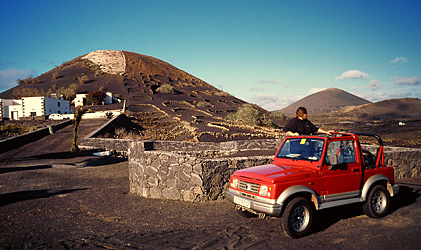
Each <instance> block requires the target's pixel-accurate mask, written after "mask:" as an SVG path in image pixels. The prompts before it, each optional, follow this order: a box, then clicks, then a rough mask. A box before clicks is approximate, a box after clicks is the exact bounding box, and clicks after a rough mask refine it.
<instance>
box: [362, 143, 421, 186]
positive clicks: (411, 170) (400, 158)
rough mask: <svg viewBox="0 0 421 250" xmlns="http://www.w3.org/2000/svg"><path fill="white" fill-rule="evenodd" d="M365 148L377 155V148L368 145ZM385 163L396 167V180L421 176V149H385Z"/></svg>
mask: <svg viewBox="0 0 421 250" xmlns="http://www.w3.org/2000/svg"><path fill="white" fill-rule="evenodd" d="M363 147H364V148H365V149H368V150H369V151H370V152H371V153H372V154H374V155H375V154H376V151H377V147H375V146H367V145H363ZM384 163H385V164H386V165H388V166H393V167H394V169H395V179H405V178H412V177H418V176H421V149H418V148H400V147H384Z"/></svg>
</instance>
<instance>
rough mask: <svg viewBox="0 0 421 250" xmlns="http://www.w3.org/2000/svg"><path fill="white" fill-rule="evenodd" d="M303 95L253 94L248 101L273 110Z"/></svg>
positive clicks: (283, 106)
mask: <svg viewBox="0 0 421 250" xmlns="http://www.w3.org/2000/svg"><path fill="white" fill-rule="evenodd" d="M302 97H303V96H301V97H298V96H297V95H290V96H280V95H272V94H258V93H256V94H254V95H253V96H252V97H251V98H250V99H251V100H250V102H252V103H255V104H257V105H259V106H261V107H263V108H264V109H266V110H269V111H274V110H278V109H282V108H285V107H286V106H288V105H290V104H291V103H293V102H296V101H297V100H299V99H301V98H302Z"/></svg>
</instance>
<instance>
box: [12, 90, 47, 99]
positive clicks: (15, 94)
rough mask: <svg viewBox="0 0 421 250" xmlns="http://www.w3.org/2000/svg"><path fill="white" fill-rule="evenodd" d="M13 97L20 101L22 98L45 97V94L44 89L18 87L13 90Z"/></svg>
mask: <svg viewBox="0 0 421 250" xmlns="http://www.w3.org/2000/svg"><path fill="white" fill-rule="evenodd" d="M12 96H13V98H15V99H20V98H22V97H32V96H45V92H44V90H42V89H35V88H24V87H18V88H15V89H14V90H13V92H12Z"/></svg>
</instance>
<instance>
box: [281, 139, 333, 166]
mask: <svg viewBox="0 0 421 250" xmlns="http://www.w3.org/2000/svg"><path fill="white" fill-rule="evenodd" d="M324 143H325V141H324V140H323V139H310V138H291V139H287V140H286V141H285V143H284V144H283V145H282V147H281V149H280V150H279V152H278V154H277V155H276V157H277V158H291V159H293V160H308V161H319V160H320V158H321V157H322V153H323V147H324Z"/></svg>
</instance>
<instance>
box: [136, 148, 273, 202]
mask: <svg viewBox="0 0 421 250" xmlns="http://www.w3.org/2000/svg"><path fill="white" fill-rule="evenodd" d="M163 144H165V143H163ZM163 144H158V145H161V146H162V145H163ZM206 144H207V143H198V144H196V146H197V147H195V148H189V151H175V150H173V151H171V150H168V151H167V150H166V151H161V150H149V151H148V150H144V149H145V144H144V143H143V142H139V141H138V142H132V143H131V145H130V150H129V183H130V192H131V193H134V194H137V195H140V196H143V197H147V198H164V199H171V200H184V201H204V200H216V199H219V198H222V197H223V196H224V191H225V190H227V188H228V184H229V178H230V176H231V175H232V174H233V173H234V171H235V170H237V169H243V168H247V167H251V166H256V165H263V164H267V163H270V162H271V161H272V159H273V155H271V156H251V157H236V156H235V154H236V153H238V151H231V154H228V153H227V151H220V150H201V147H205V145H206ZM271 144H272V143H268V144H266V145H271ZM158 145H157V146H158ZM255 145H260V146H261V145H262V144H260V143H258V144H255ZM166 146H168V147H170V145H166ZM209 146H210V148H212V147H214V146H216V144H214V143H209ZM225 146H226V145H225ZM231 146H233V147H234V146H238V145H236V144H234V145H231ZM247 146H248V149H249V150H251V148H250V144H247ZM146 147H148V146H146ZM168 147H165V148H167V149H168ZM269 147H271V146H269ZM178 148H182V147H178ZM197 149H199V151H197ZM255 149H256V148H255ZM258 149H259V150H261V149H262V148H261V147H260V148H258ZM274 151H276V147H275V149H274Z"/></svg>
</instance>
